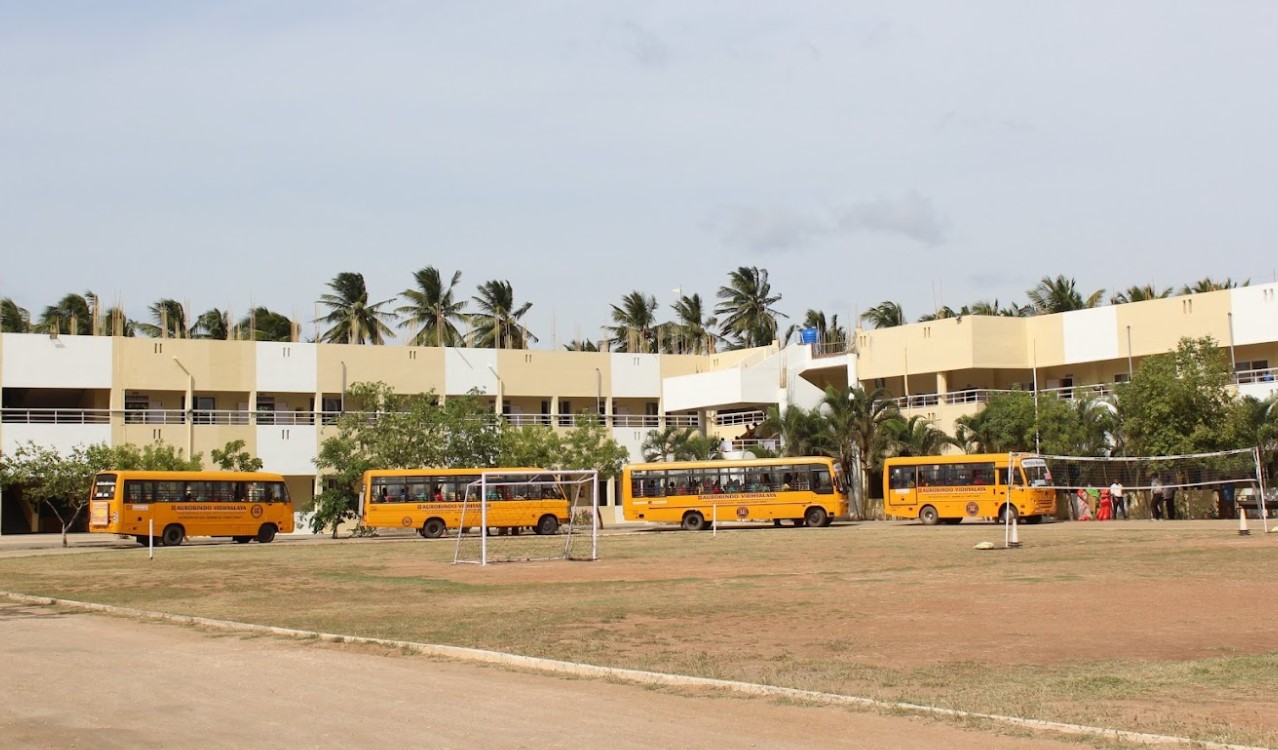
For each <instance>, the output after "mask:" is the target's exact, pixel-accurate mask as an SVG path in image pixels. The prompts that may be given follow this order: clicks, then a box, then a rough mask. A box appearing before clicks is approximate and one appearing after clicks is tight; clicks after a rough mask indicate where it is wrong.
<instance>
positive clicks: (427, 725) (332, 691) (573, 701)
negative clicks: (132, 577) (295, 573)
mask: <svg viewBox="0 0 1278 750" xmlns="http://www.w3.org/2000/svg"><path fill="white" fill-rule="evenodd" d="M0 661H2V662H3V664H4V665H5V669H4V680H3V683H0V738H3V744H4V745H5V746H7V747H26V748H67V747H75V748H85V749H97V748H103V749H106V748H178V747H206V748H245V747H252V748H296V747H313V748H348V747H349V748H355V747H407V748H414V747H431V748H467V749H470V748H485V749H495V750H502V749H505V748H512V749H514V748H592V747H609V748H613V749H614V750H629V749H630V748H654V747H679V748H688V749H689V750H700V749H702V748H722V747H749V748H759V749H760V750H781V749H782V748H867V747H874V748H899V749H900V750H914V749H921V748H938V747H946V748H958V749H960V750H962V749H966V748H972V749H973V750H975V749H976V748H982V749H990V750H1000V749H1003V748H1006V749H1008V750H1010V749H1012V748H1031V749H1033V750H1053V749H1058V750H1066V749H1068V748H1075V749H1076V748H1078V747H1079V744H1078V743H1077V742H1067V741H1062V740H1054V739H1050V738H1041V737H1034V736H1031V735H1028V734H1025V733H1019V734H1018V733H1012V734H995V733H993V732H992V731H990V730H988V729H986V730H977V729H967V728H963V727H960V726H958V725H956V724H953V723H947V722H942V721H937V720H931V719H920V718H908V717H901V716H885V715H879V714H877V713H870V712H864V711H856V710H849V709H843V708H831V707H816V706H798V705H785V704H781V703H778V702H774V701H768V700H763V699H743V698H738V697H726V696H705V695H701V696H697V695H681V694H676V693H672V692H667V691H654V690H650V689H645V688H641V687H633V686H627V685H618V684H609V683H603V682H597V681H591V680H567V679H559V678H554V677H546V676H541V675H535V674H527V673H521V672H513V671H506V670H501V669H497V668H490V667H483V666H476V665H470V664H463V663H455V662H445V661H436V660H431V659H427V658H424V657H408V656H402V655H383V654H376V653H372V652H370V650H369V649H341V648H334V647H329V646H325V645H320V644H315V643H311V642H299V641H290V640H283V639H276V638H245V637H241V636H228V635H219V634H210V633H204V632H200V631H197V630H195V629H192V628H186V627H180V626H174V625H166V624H157V623H141V622H135V621H131V620H128V619H121V618H116V617H110V616H102V615H90V614H79V613H68V612H65V611H59V610H51V609H47V608H42V607H32V606H25V605H17V604H0ZM1001 731H1003V732H1009V731H1012V732H1014V730H1006V729H1004V730H1001Z"/></svg>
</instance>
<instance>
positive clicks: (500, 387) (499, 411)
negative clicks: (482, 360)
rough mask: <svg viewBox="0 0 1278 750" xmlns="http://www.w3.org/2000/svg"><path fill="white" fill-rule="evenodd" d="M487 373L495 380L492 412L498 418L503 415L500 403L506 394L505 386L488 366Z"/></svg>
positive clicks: (491, 367)
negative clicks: (495, 386)
mask: <svg viewBox="0 0 1278 750" xmlns="http://www.w3.org/2000/svg"><path fill="white" fill-rule="evenodd" d="M488 371H489V372H491V373H492V374H493V377H494V378H497V403H496V405H495V406H494V408H493V411H494V412H496V413H497V414H498V415H499V416H500V415H501V414H502V413H503V412H502V408H501V407H502V403H501V402H502V399H503V398H505V396H506V393H505V391H506V384H505V383H503V382H502V380H501V376H500V375H498V374H497V371H496V370H494V369H493V366H492V365H489V366H488Z"/></svg>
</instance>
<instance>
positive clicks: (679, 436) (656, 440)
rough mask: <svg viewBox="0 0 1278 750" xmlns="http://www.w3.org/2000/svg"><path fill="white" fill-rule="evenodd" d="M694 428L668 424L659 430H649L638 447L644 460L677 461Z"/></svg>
mask: <svg viewBox="0 0 1278 750" xmlns="http://www.w3.org/2000/svg"><path fill="white" fill-rule="evenodd" d="M694 431H695V430H694V429H692V428H682V427H678V426H676V425H672V424H668V425H666V426H665V427H662V428H661V429H659V430H650V431H649V432H648V434H647V435H646V436H644V439H643V444H642V445H641V446H640V447H639V450H640V452H641V453H643V460H645V461H678V460H680V456H682V455H683V454H684V444H685V443H686V442H687V441H688V437H689V435H690V434H691V433H692V432H694Z"/></svg>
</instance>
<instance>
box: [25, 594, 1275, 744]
mask: <svg viewBox="0 0 1278 750" xmlns="http://www.w3.org/2000/svg"><path fill="white" fill-rule="evenodd" d="M0 597H4V598H6V599H9V600H10V601H14V602H18V603H20V604H33V605H40V606H46V607H68V608H72V609H80V610H85V611H88V612H103V613H106V614H113V615H123V616H126V617H135V618H141V619H145V620H158V621H163V622H171V623H175V624H178V625H198V626H200V627H206V628H214V629H217V630H226V631H232V632H239V633H261V634H266V635H276V636H282V637H286V638H294V639H318V640H321V641H328V642H331V643H353V644H358V645H367V646H382V647H386V648H394V649H401V650H406V651H412V652H414V653H417V654H422V655H424V656H436V657H441V658H445V659H453V660H458V661H471V662H481V663H485V664H497V665H501V666H508V667H519V668H522V669H530V670H534V671H537V672H544V673H549V674H565V675H572V676H574V677H593V678H602V679H611V680H617V681H620V682H627V683H631V684H638V685H668V686H672V687H687V688H710V689H715V690H727V691H730V692H734V693H739V694H741V695H751V696H760V697H768V698H788V699H791V700H797V701H809V702H812V703H823V704H826V705H832V706H859V707H863V708H874V709H883V710H888V711H904V712H909V713H916V714H923V715H928V716H937V717H944V718H950V719H978V720H984V721H991V722H996V723H999V724H1007V725H1010V726H1016V727H1024V728H1026V729H1034V730H1039V731H1047V732H1058V733H1061V734H1068V735H1074V736H1085V737H1102V738H1105V739H1110V740H1122V741H1125V742H1135V743H1138V744H1142V745H1183V746H1188V747H1194V748H1204V750H1266V748H1263V747H1258V746H1254V745H1231V744H1226V743H1220V742H1203V741H1200V740H1193V739H1189V738H1188V737H1175V736H1172V735H1163V734H1147V733H1144V732H1129V731H1125V730H1122V729H1106V728H1105V727H1093V726H1087V725H1086V724H1067V723H1064V722H1058V721H1044V720H1040V719H1024V718H1021V717H1019V716H1005V715H1002V714H987V713H979V712H975V711H960V710H958V709H953V708H940V707H938V706H925V705H922V704H917V703H901V702H896V701H881V700H875V699H873V698H862V697H859V696H853V695H839V694H837V693H821V692H817V691H814V690H800V689H798V688H787V687H778V686H775V685H759V684H755V683H751V682H738V681H736V680H719V679H714V678H710V677H689V676H686V675H677V674H665V673H662V672H647V671H644V670H639V669H620V668H617V667H600V666H595V665H592V664H577V663H574V662H567V661H557V660H554V659H542V658H539V657H534V656H519V655H518V654H507V653H502V652H500V651H485V650H483V649H477V648H466V647H464V646H442V645H438V644H430V643H416V642H414V641H395V640H389V639H386V638H365V637H362V636H354V635H341V634H338V633H319V632H315V631H310V630H296V629H293V628H277V627H274V626H271V625H254V624H251V623H246V622H234V621H232V620H214V619H210V618H207V617H193V616H191V615H175V614H170V613H168V612H156V611H153V610H145V609H131V608H129V607H117V606H115V605H112V604H95V603H93V602H79V601H75V600H72V599H55V598H52V597H47V596H30V595H28V594H18V593H13V592H9V591H0Z"/></svg>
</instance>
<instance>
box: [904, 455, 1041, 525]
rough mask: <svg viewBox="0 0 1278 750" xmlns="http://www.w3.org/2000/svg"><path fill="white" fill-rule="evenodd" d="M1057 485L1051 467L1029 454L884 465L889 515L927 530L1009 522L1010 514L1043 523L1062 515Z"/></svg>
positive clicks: (906, 459) (914, 458)
mask: <svg viewBox="0 0 1278 750" xmlns="http://www.w3.org/2000/svg"><path fill="white" fill-rule="evenodd" d="M1009 467H1011V469H1012V471H1011V479H1010V481H1009V477H1008V468H1009ZM1051 484H1052V473H1051V471H1049V469H1048V466H1047V462H1046V461H1044V460H1043V459H1042V458H1040V457H1038V456H1034V455H1030V454H1027V453H982V454H960V455H955V456H909V457H898V458H889V459H888V460H887V461H885V462H884V464H883V509H884V511H885V512H886V514H887V515H888V516H890V517H894V518H917V519H918V520H920V521H922V522H923V523H924V524H925V525H927V526H932V525H934V524H936V523H937V522H941V523H950V524H954V523H960V522H961V521H962V520H963V519H964V518H998V519H999V520H1000V521H1006V520H1007V514H1009V513H1010V514H1012V516H1013V517H1021V518H1024V520H1025V522H1026V523H1038V522H1039V521H1040V520H1042V518H1043V516H1045V515H1055V513H1056V491H1055V490H1053V489H1050V485H1051Z"/></svg>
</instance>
